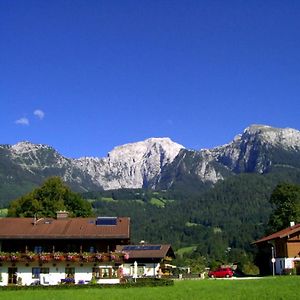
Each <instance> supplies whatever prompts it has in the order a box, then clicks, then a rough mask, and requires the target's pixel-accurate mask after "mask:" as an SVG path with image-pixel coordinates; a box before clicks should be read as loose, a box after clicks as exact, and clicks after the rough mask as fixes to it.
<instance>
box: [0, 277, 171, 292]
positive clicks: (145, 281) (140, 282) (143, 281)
mask: <svg viewBox="0 0 300 300" xmlns="http://www.w3.org/2000/svg"><path fill="white" fill-rule="evenodd" d="M172 285H174V281H173V280H170V279H165V278H164V279H159V278H138V279H137V280H136V282H134V281H131V282H125V283H122V284H59V285H47V286H43V285H12V286H1V287H0V291H1V290H36V289H37V290H38V289H85V288H96V289H102V288H131V287H151V286H153V287H155V286H172Z"/></svg>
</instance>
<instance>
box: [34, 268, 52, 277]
mask: <svg viewBox="0 0 300 300" xmlns="http://www.w3.org/2000/svg"><path fill="white" fill-rule="evenodd" d="M40 274H49V268H39V267H36V268H32V278H35V279H39V278H40Z"/></svg>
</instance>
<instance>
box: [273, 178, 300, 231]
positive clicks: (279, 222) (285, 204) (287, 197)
mask: <svg viewBox="0 0 300 300" xmlns="http://www.w3.org/2000/svg"><path fill="white" fill-rule="evenodd" d="M270 202H271V204H273V205H274V207H275V209H274V211H273V212H272V213H271V215H270V219H269V226H270V229H271V231H278V230H281V229H283V228H286V227H288V226H289V225H290V222H291V221H294V222H295V223H297V222H300V185H295V184H289V183H281V184H278V185H277V186H276V188H275V189H274V191H273V193H272V194H271V197H270Z"/></svg>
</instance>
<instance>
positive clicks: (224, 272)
mask: <svg viewBox="0 0 300 300" xmlns="http://www.w3.org/2000/svg"><path fill="white" fill-rule="evenodd" d="M208 276H209V277H211V278H224V277H226V278H229V277H232V276H233V271H232V270H231V269H230V268H219V269H217V270H215V271H209V272H208Z"/></svg>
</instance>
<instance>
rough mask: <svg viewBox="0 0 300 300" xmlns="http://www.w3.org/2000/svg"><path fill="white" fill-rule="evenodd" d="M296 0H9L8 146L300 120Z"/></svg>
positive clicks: (77, 145)
mask: <svg viewBox="0 0 300 300" xmlns="http://www.w3.org/2000/svg"><path fill="white" fill-rule="evenodd" d="M299 95H300V1H298V0H295V1H293V0H285V1H283V0H280V1H277V0H263V1H262V0H257V1H255V0H251V1H248V0H244V1H242V0H240V1H238V0H237V1H234V0H228V1H224V0H219V1H217V0H209V1H205V0H203V1H202V0H193V1H192V0H184V1H183V0H180V1H179V0H178V1H177V0H170V1H167V0H149V1H146V0H136V1H134V0H120V1H117V0H105V1H101V0H59V1H58V0H48V1H46V0H36V1H31V0H26V1H24V0H1V1H0V105H1V107H0V144H15V143H17V142H19V141H24V140H27V141H31V142H33V143H42V144H48V145H51V146H53V147H54V148H55V149H56V150H58V151H59V152H60V153H61V154H62V155H64V156H66V157H81V156H100V157H102V156H105V155H106V154H107V152H108V151H110V150H111V149H112V148H113V147H115V146H117V145H121V144H125V143H129V142H136V141H141V140H144V139H146V138H150V137H170V138H171V139H172V140H174V141H176V142H178V143H180V144H183V145H184V146H185V147H187V148H192V149H200V148H210V147H214V146H218V145H221V144H224V143H227V142H229V141H231V140H232V139H233V137H234V136H235V135H236V134H238V133H240V132H242V131H243V129H244V128H245V127H247V126H249V125H250V124H254V123H256V124H257V123H258V124H267V125H271V126H275V127H292V128H296V129H300V99H299Z"/></svg>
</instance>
